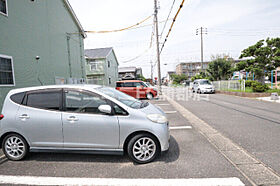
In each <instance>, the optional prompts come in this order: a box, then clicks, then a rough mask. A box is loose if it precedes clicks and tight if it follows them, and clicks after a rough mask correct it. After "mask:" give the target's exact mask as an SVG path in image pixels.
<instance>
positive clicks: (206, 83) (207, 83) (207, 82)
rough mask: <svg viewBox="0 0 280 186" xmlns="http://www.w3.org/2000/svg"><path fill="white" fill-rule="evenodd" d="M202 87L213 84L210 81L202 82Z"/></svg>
mask: <svg viewBox="0 0 280 186" xmlns="http://www.w3.org/2000/svg"><path fill="white" fill-rule="evenodd" d="M199 83H200V84H201V85H211V83H210V82H209V81H208V80H206V81H200V82H199Z"/></svg>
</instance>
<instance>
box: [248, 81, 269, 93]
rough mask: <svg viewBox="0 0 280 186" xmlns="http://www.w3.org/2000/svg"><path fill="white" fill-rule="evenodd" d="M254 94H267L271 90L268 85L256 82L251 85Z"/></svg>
mask: <svg viewBox="0 0 280 186" xmlns="http://www.w3.org/2000/svg"><path fill="white" fill-rule="evenodd" d="M251 86H252V89H253V92H265V91H267V90H268V89H269V87H268V86H267V85H266V84H264V85H263V84H261V83H260V82H258V81H254V82H252V84H251Z"/></svg>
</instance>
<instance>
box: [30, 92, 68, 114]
mask: <svg viewBox="0 0 280 186" xmlns="http://www.w3.org/2000/svg"><path fill="white" fill-rule="evenodd" d="M61 93H62V92H61V91H59V90H58V91H43V92H40V91H38V92H30V93H27V96H26V106H29V107H35V108H40V109H47V110H60V108H61Z"/></svg>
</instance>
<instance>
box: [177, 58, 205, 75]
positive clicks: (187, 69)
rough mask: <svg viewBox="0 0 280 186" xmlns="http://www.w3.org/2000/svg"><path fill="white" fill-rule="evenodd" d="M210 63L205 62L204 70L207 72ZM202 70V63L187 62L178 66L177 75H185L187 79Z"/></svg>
mask: <svg viewBox="0 0 280 186" xmlns="http://www.w3.org/2000/svg"><path fill="white" fill-rule="evenodd" d="M209 63H210V62H203V67H202V70H203V71H205V70H206V69H207V67H208V64H209ZM200 70H201V62H187V63H180V64H178V65H177V66H176V74H185V75H186V76H187V77H189V78H191V77H193V76H195V75H196V74H198V73H199V72H200Z"/></svg>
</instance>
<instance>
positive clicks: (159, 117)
mask: <svg viewBox="0 0 280 186" xmlns="http://www.w3.org/2000/svg"><path fill="white" fill-rule="evenodd" d="M147 118H148V119H149V120H151V121H152V122H155V123H166V122H167V118H166V117H165V116H163V115H161V114H148V115H147Z"/></svg>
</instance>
